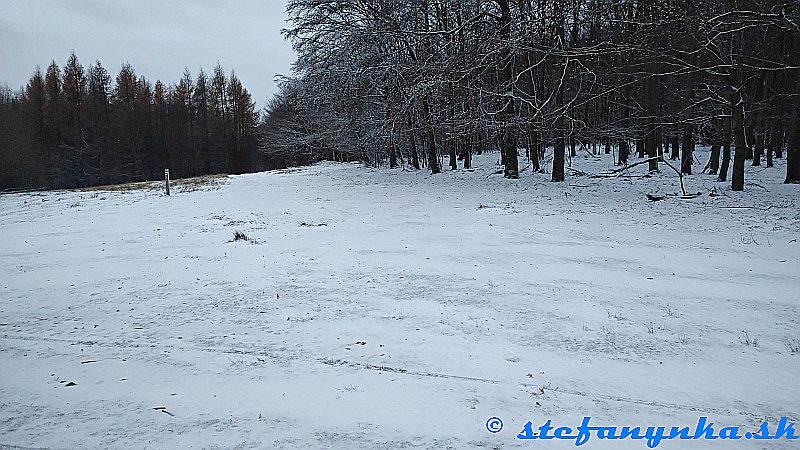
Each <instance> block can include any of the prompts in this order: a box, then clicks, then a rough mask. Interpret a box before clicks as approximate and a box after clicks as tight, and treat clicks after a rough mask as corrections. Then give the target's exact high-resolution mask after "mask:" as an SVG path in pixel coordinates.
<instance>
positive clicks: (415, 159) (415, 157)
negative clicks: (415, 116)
mask: <svg viewBox="0 0 800 450" xmlns="http://www.w3.org/2000/svg"><path fill="white" fill-rule="evenodd" d="M408 142H409V146H410V147H411V148H410V151H411V167H413V168H415V169H417V170H419V152H418V151H417V135H416V134H415V133H414V123H413V122H412V121H411V113H408Z"/></svg>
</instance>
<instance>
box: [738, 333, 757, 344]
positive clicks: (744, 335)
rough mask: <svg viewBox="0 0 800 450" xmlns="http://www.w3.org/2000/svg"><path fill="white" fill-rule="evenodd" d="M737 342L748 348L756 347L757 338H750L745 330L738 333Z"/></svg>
mask: <svg viewBox="0 0 800 450" xmlns="http://www.w3.org/2000/svg"><path fill="white" fill-rule="evenodd" d="M739 342H741V343H742V344H744V345H747V346H748V347H758V338H757V337H755V336H751V335H750V332H749V331H747V330H745V331H742V332H741V333H739Z"/></svg>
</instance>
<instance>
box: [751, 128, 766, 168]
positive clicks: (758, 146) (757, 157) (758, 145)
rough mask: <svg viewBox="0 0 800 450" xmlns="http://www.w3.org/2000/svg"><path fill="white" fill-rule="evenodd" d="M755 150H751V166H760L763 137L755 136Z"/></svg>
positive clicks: (760, 135) (761, 135)
mask: <svg viewBox="0 0 800 450" xmlns="http://www.w3.org/2000/svg"><path fill="white" fill-rule="evenodd" d="M754 138H755V148H754V149H753V165H754V166H760V165H761V154H762V153H764V135H763V134H756V135H755V137H754Z"/></svg>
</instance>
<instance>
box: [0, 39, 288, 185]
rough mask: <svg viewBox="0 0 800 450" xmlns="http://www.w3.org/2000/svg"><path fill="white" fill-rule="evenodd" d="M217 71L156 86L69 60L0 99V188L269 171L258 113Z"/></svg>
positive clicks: (236, 83)
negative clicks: (166, 171) (260, 143)
mask: <svg viewBox="0 0 800 450" xmlns="http://www.w3.org/2000/svg"><path fill="white" fill-rule="evenodd" d="M254 105H255V104H254V102H253V99H252V97H251V95H250V93H249V92H248V91H247V89H246V88H245V87H244V86H242V83H241V81H240V80H239V79H238V78H237V77H236V75H235V73H234V72H231V73H230V75H226V74H225V72H224V71H223V69H222V67H220V66H219V64H218V65H217V66H216V67H215V68H214V71H213V73H212V74H211V75H207V74H206V73H205V72H203V70H202V69H200V71H199V72H198V73H197V75H196V76H195V77H194V78H193V77H192V75H191V74H190V72H189V70H188V69H187V70H186V71H185V72H184V74H183V77H182V78H181V79H180V81H178V82H177V84H174V85H166V84H164V83H163V82H161V81H160V80H159V81H156V82H155V84H152V83H151V82H150V81H149V80H147V79H145V77H144V76H139V75H137V74H136V72H135V71H134V69H133V67H131V66H130V65H129V64H123V65H122V67H121V69H120V70H119V73H118V74H117V75H116V76H115V77H113V78H112V76H111V74H109V72H108V71H107V70H106V69H105V68H104V67H103V66H102V65H101V63H100V62H99V61H98V62H96V63H94V64H93V65H91V66H89V67H88V68H84V67H83V66H82V65H81V63H80V62H79V61H78V58H77V57H76V56H75V54H74V53H73V54H71V55H70V57H69V60H68V61H67V63H66V65H65V66H64V67H63V68H62V67H59V66H58V65H57V64H56V63H55V62H53V63H51V64H50V66H49V67H48V68H47V70H46V71H45V72H44V73H42V72H41V70H40V69H39V68H37V69H36V71H35V72H34V73H33V75H32V76H31V78H30V81H29V82H28V84H27V86H25V88H24V89H23V90H22V91H20V92H13V91H11V90H10V89H8V88H5V89H3V90H2V91H1V92H0V165H2V172H0V189H8V188H73V187H85V186H93V185H102V184H114V183H123V182H131V181H142V180H155V179H163V176H164V169H166V168H168V169H170V171H171V176H173V177H190V176H198V175H204V174H216V173H243V172H249V171H255V170H262V169H265V168H268V167H269V166H270V164H274V163H275V162H274V161H270V160H268V159H267V158H266V157H265V156H264V155H263V154H262V153H260V152H259V151H258V133H257V125H258V122H259V115H258V113H257V112H256V111H255V108H254Z"/></svg>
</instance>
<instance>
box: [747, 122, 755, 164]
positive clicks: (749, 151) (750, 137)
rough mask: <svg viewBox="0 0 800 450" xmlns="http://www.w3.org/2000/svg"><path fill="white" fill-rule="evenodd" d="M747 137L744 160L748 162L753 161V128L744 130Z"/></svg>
mask: <svg viewBox="0 0 800 450" xmlns="http://www.w3.org/2000/svg"><path fill="white" fill-rule="evenodd" d="M745 132H746V134H745V136H746V137H747V151H746V152H745V155H746V159H747V160H748V161H749V160H751V159H753V144H754V143H755V142H756V132H755V130H753V128H749V129H746V130H745Z"/></svg>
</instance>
